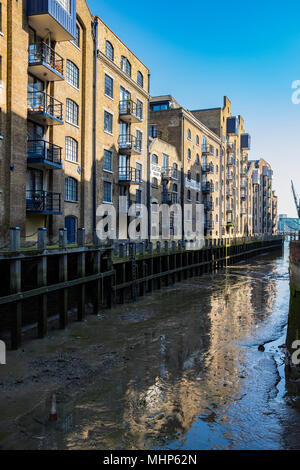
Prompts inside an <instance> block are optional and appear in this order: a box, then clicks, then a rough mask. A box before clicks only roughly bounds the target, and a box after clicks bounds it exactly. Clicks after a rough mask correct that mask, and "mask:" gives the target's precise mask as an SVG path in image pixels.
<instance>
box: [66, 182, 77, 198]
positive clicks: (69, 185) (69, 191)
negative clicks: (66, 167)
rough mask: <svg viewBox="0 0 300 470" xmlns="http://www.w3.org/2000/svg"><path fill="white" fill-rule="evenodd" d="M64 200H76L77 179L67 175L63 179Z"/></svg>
mask: <svg viewBox="0 0 300 470" xmlns="http://www.w3.org/2000/svg"><path fill="white" fill-rule="evenodd" d="M65 200H66V201H70V202H77V201H78V181H77V180H75V179H74V178H71V177H69V176H67V178H66V179H65Z"/></svg>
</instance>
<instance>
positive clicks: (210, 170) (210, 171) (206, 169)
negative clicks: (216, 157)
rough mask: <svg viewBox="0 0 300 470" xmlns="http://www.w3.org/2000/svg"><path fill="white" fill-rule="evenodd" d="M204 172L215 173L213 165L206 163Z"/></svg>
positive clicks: (203, 168) (203, 166) (203, 167)
mask: <svg viewBox="0 0 300 470" xmlns="http://www.w3.org/2000/svg"><path fill="white" fill-rule="evenodd" d="M202 172H203V173H213V172H214V166H213V164H212V163H208V164H206V163H204V164H203V165H202Z"/></svg>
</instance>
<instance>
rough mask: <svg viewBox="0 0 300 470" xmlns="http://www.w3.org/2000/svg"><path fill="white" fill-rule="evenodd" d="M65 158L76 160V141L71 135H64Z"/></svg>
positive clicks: (71, 160)
mask: <svg viewBox="0 0 300 470" xmlns="http://www.w3.org/2000/svg"><path fill="white" fill-rule="evenodd" d="M66 160H69V162H76V163H77V162H78V142H77V140H75V139H73V137H69V136H67V137H66Z"/></svg>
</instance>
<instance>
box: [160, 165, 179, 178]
mask: <svg viewBox="0 0 300 470" xmlns="http://www.w3.org/2000/svg"><path fill="white" fill-rule="evenodd" d="M161 177H162V178H163V179H173V180H178V169H177V168H174V167H168V168H162V170H161Z"/></svg>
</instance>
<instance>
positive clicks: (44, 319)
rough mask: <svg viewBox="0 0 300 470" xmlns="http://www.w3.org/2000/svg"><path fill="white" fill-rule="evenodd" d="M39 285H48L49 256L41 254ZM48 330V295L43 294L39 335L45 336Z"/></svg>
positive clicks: (38, 269)
mask: <svg viewBox="0 0 300 470" xmlns="http://www.w3.org/2000/svg"><path fill="white" fill-rule="evenodd" d="M37 284H38V287H43V286H46V285H47V256H41V258H40V259H39V261H38V266H37ZM47 330H48V296H47V294H42V295H41V296H40V298H39V312H38V337H39V338H44V337H45V336H46V335H47Z"/></svg>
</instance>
